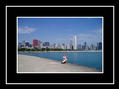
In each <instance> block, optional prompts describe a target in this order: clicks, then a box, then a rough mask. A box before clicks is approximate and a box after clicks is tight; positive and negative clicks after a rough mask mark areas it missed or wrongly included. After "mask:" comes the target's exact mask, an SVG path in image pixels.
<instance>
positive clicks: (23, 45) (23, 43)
mask: <svg viewBox="0 0 119 89" xmlns="http://www.w3.org/2000/svg"><path fill="white" fill-rule="evenodd" d="M22 47H23V48H24V47H25V41H24V40H22Z"/></svg>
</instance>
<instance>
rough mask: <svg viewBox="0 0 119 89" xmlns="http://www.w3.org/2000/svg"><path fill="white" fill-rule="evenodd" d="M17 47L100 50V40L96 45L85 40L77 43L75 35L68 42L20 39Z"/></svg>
mask: <svg viewBox="0 0 119 89" xmlns="http://www.w3.org/2000/svg"><path fill="white" fill-rule="evenodd" d="M18 48H37V49H42V48H52V49H55V48H59V49H64V50H65V49H70V50H102V42H98V43H97V45H93V44H91V45H90V46H89V45H88V44H87V42H84V44H77V37H76V35H75V36H74V37H73V41H72V40H70V41H69V43H68V44H64V43H63V44H60V43H58V44H56V43H54V44H50V42H42V41H40V40H37V39H34V40H33V42H32V44H31V43H30V42H27V41H24V40H22V42H21V43H19V44H18Z"/></svg>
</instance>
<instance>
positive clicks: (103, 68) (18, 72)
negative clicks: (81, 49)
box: [16, 16, 104, 74]
mask: <svg viewBox="0 0 119 89" xmlns="http://www.w3.org/2000/svg"><path fill="white" fill-rule="evenodd" d="M19 18H101V19H102V29H101V30H102V51H101V52H102V71H101V72H19V71H18V50H16V51H17V66H16V71H17V73H18V74H30V73H31V74H35V73H39V74H40V73H44V74H51V73H55V74H60V73H64V74H67V73H70V74H75V73H78V74H82V73H84V74H102V73H104V55H103V50H104V49H103V45H104V44H103V43H104V41H103V35H104V34H103V32H104V17H102V16H95V17H94V16H92V17H90V16H88V17H87V16H85V17H84V16H79V17H37V16H33V17H31V16H18V17H16V21H17V23H16V26H17V47H16V49H18V19H19Z"/></svg>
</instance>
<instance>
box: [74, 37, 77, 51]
mask: <svg viewBox="0 0 119 89" xmlns="http://www.w3.org/2000/svg"><path fill="white" fill-rule="evenodd" d="M76 49H77V38H76V35H75V36H74V50H76Z"/></svg>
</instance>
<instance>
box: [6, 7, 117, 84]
mask: <svg viewBox="0 0 119 89" xmlns="http://www.w3.org/2000/svg"><path fill="white" fill-rule="evenodd" d="M8 7H112V8H113V83H8V82H7V8H8ZM5 17H6V19H5V21H6V23H5V24H6V25H5V26H6V27H5V28H6V29H5V30H6V33H5V34H6V59H5V83H6V84H8V85H22V84H23V85H28V84H30V85H36V84H41V85H44V84H51V85H52V84H53V85H55V84H56V85H60V84H62V85H67V84H71V85H77V84H78V85H80V84H82V85H85V84H90V85H93V84H96V85H108V84H112V85H113V84H114V83H115V70H114V69H115V66H114V64H115V60H114V58H115V55H114V50H115V49H114V30H115V22H114V21H115V6H111V5H110V6H109V5H107V6H103V5H102V6H101V5H99V6H94V5H93V6H91V5H89V6H88V5H87V6H12V5H11V6H9V5H8V6H6V7H5ZM103 25H104V24H103ZM103 30H104V29H103ZM103 41H104V40H103ZM103 44H104V43H103ZM88 73H89V72H88Z"/></svg>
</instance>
